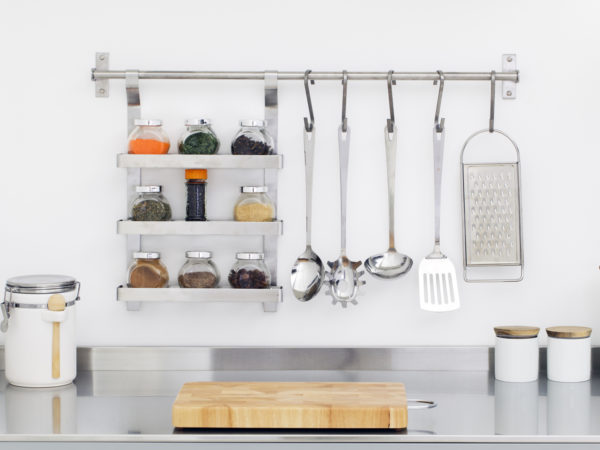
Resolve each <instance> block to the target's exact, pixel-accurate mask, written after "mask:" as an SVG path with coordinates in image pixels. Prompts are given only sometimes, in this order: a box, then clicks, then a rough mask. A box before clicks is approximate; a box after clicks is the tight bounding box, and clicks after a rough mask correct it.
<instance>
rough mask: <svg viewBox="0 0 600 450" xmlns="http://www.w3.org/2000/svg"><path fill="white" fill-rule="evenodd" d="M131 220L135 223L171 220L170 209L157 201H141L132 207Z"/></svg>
mask: <svg viewBox="0 0 600 450" xmlns="http://www.w3.org/2000/svg"><path fill="white" fill-rule="evenodd" d="M131 218H132V220H136V221H164V220H171V207H170V206H169V205H168V204H166V203H162V202H159V201H157V200H142V201H141V202H139V203H137V204H135V205H134V206H133V208H132V215H131Z"/></svg>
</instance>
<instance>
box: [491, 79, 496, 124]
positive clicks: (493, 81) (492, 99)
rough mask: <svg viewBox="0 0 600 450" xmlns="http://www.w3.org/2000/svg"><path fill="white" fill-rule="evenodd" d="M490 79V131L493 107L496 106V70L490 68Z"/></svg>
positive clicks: (492, 120)
mask: <svg viewBox="0 0 600 450" xmlns="http://www.w3.org/2000/svg"><path fill="white" fill-rule="evenodd" d="M490 79H491V80H492V83H491V84H492V86H491V90H492V92H491V96H490V133H493V132H494V109H495V106H496V71H495V70H492V73H491V74H490Z"/></svg>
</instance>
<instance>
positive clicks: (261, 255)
mask: <svg viewBox="0 0 600 450" xmlns="http://www.w3.org/2000/svg"><path fill="white" fill-rule="evenodd" d="M235 257H236V258H237V259H254V260H256V259H265V254H264V253H236V254H235Z"/></svg>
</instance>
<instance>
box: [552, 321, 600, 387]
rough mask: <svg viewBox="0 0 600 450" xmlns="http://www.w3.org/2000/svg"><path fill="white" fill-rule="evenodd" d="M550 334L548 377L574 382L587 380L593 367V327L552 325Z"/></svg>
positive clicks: (554, 379) (553, 379)
mask: <svg viewBox="0 0 600 450" xmlns="http://www.w3.org/2000/svg"><path fill="white" fill-rule="evenodd" d="M546 333H547V334H548V379H549V380H552V381H561V382H566V383H574V382H579V381H587V380H589V379H590V376H591V369H592V338H591V335H592V329H591V328H588V327H550V328H546Z"/></svg>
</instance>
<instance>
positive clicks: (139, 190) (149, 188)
mask: <svg viewBox="0 0 600 450" xmlns="http://www.w3.org/2000/svg"><path fill="white" fill-rule="evenodd" d="M161 191H162V186H136V187H135V192H137V193H149V192H151V193H160V192H161Z"/></svg>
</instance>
